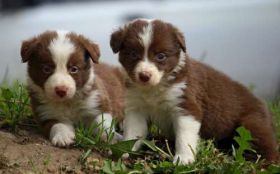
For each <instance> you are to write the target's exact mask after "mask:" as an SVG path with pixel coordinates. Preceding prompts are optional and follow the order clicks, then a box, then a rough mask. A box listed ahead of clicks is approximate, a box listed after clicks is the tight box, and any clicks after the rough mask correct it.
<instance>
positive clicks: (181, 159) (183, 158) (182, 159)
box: [173, 154, 195, 165]
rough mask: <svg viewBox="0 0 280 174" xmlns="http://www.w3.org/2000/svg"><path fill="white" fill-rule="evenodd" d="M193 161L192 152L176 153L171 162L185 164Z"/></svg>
mask: <svg viewBox="0 0 280 174" xmlns="http://www.w3.org/2000/svg"><path fill="white" fill-rule="evenodd" d="M194 161H195V158H194V155H193V154H176V155H175V156H174V159H173V164H177V163H178V164H179V165H186V164H191V163H193V162H194Z"/></svg>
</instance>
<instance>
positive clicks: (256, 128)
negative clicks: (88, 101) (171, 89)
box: [110, 20, 279, 161]
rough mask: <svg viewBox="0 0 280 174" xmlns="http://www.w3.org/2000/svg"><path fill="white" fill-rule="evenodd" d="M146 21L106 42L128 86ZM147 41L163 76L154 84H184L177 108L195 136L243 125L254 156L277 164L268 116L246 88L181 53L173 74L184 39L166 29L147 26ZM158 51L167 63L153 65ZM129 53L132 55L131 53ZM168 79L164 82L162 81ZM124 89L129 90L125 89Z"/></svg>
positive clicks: (223, 133) (228, 132)
mask: <svg viewBox="0 0 280 174" xmlns="http://www.w3.org/2000/svg"><path fill="white" fill-rule="evenodd" d="M145 25H148V23H147V22H146V21H142V20H136V21H134V22H132V23H129V24H127V25H125V26H124V27H122V28H120V29H119V30H117V31H115V32H114V33H113V34H112V37H111V42H110V44H111V47H112V50H113V51H114V52H115V53H117V52H119V61H120V63H121V64H122V66H123V67H124V69H125V70H126V72H127V74H128V76H129V77H130V79H131V80H132V81H135V74H134V68H135V66H136V65H137V63H138V62H139V61H140V60H141V59H143V55H144V53H143V46H142V45H141V44H140V43H139V39H138V38H137V37H138V34H139V32H142V28H143V26H145ZM152 25H153V38H152V43H151V45H150V47H149V50H148V59H149V60H150V61H151V62H154V63H155V65H156V66H157V68H158V69H159V70H161V71H164V77H163V79H162V82H161V83H160V84H159V85H167V86H171V85H172V84H174V83H178V82H183V81H185V82H186V84H187V87H186V89H185V91H184V96H182V97H183V98H184V101H183V102H182V103H181V104H180V106H181V107H182V108H183V109H184V110H185V112H186V113H189V114H191V115H193V116H195V117H196V119H197V120H199V121H200V122H201V129H200V136H201V137H202V138H205V139H209V138H215V139H216V140H217V141H220V140H224V139H226V138H228V137H231V136H232V135H233V133H234V131H235V129H236V128H237V127H239V126H244V127H245V128H247V129H248V130H250V131H251V133H252V135H253V137H254V144H255V145H256V148H257V150H258V152H259V153H261V154H262V155H263V157H264V158H265V159H267V160H268V161H276V160H277V159H278V156H279V155H278V152H277V143H276V136H275V127H274V123H273V118H272V115H271V114H270V113H269V111H268V109H267V108H266V106H265V104H264V103H262V102H261V101H260V100H259V99H258V98H256V97H255V96H254V95H253V94H252V93H251V92H250V91H249V90H248V89H247V88H245V87H244V86H243V85H241V84H240V83H238V82H236V81H233V80H232V79H230V78H229V77H228V76H226V75H225V74H223V73H221V72H219V71H217V70H215V69H213V68H212V67H210V66H208V65H206V64H204V63H201V62H199V61H196V60H193V59H191V58H190V57H189V56H188V55H187V54H185V58H186V59H185V65H184V66H183V67H182V69H180V71H178V72H174V71H173V69H174V68H175V67H176V66H177V65H178V62H179V53H180V51H181V50H182V51H183V52H186V48H185V41H184V36H183V35H182V34H181V32H180V31H179V30H178V29H176V28H175V27H174V26H172V25H171V24H168V23H165V22H163V21H160V20H154V21H152ZM160 52H163V53H165V54H166V55H167V59H165V60H164V61H161V62H157V61H156V59H155V56H156V55H157V53H160ZM131 53H133V54H131ZM170 75H172V76H174V79H170V80H169V79H167V77H168V76H170ZM128 88H129V86H128Z"/></svg>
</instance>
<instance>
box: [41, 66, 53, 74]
mask: <svg viewBox="0 0 280 174" xmlns="http://www.w3.org/2000/svg"><path fill="white" fill-rule="evenodd" d="M42 71H43V73H45V74H51V73H52V72H53V67H51V66H50V65H43V68H42Z"/></svg>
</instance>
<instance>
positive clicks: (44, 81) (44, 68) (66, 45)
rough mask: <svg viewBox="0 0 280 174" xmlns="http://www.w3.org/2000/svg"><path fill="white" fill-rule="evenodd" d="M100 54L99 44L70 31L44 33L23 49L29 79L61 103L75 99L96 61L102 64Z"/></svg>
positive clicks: (27, 41) (24, 45)
mask: <svg viewBox="0 0 280 174" xmlns="http://www.w3.org/2000/svg"><path fill="white" fill-rule="evenodd" d="M99 54H100V53H99V48H98V46H97V45H96V44H94V43H92V42H91V41H89V40H88V39H86V38H84V37H83V36H81V35H77V34H75V33H69V32H66V31H47V32H44V33H42V34H41V35H39V36H36V37H33V38H31V39H29V40H26V41H23V43H22V46H21V57H22V62H27V63H28V76H29V80H30V81H32V84H34V85H35V86H36V88H40V89H41V90H42V91H43V93H44V94H45V96H46V97H48V98H50V99H53V100H57V101H63V100H65V99H71V98H72V97H73V96H74V95H75V93H76V91H77V90H79V89H81V88H82V87H83V86H84V85H85V84H86V83H87V82H88V80H89V78H90V75H91V73H92V72H91V71H92V69H91V67H92V62H94V63H97V62H98V58H99Z"/></svg>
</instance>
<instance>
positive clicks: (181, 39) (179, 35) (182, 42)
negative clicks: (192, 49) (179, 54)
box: [175, 29, 186, 52]
mask: <svg viewBox="0 0 280 174" xmlns="http://www.w3.org/2000/svg"><path fill="white" fill-rule="evenodd" d="M175 37H176V40H177V42H178V44H179V46H180V48H181V49H182V50H183V51H184V52H186V42H185V37H184V35H183V33H182V32H180V31H179V30H178V29H175Z"/></svg>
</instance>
